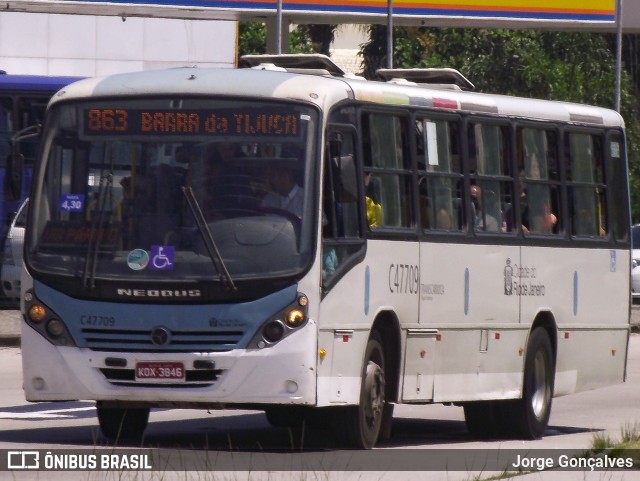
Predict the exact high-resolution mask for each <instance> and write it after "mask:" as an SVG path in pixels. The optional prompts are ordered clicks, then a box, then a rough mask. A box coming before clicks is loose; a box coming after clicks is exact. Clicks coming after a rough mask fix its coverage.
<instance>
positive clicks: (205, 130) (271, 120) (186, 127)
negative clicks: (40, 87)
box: [83, 107, 302, 138]
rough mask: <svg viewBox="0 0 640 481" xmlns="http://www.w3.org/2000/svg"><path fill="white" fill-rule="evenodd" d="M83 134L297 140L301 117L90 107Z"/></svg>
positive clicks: (263, 111) (260, 111)
mask: <svg viewBox="0 0 640 481" xmlns="http://www.w3.org/2000/svg"><path fill="white" fill-rule="evenodd" d="M83 119H84V125H83V128H84V134H85V135H88V136H95V135H110V136H113V135H136V136H145V135H163V136H167V135H179V136H185V135H224V136H249V137H251V136H260V137H265V136H266V137H277V138H298V137H300V136H301V135H302V129H301V128H300V121H301V120H302V119H301V116H300V113H299V112H296V111H295V110H289V109H283V108H273V107H271V108H269V107H263V108H238V109H229V108H220V109H207V110H204V109H191V110H169V109H166V110H160V109H153V110H152V109H150V110H139V109H127V108H113V109H107V108H90V109H85V110H84V112H83Z"/></svg>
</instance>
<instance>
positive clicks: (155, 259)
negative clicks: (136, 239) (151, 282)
mask: <svg viewBox="0 0 640 481" xmlns="http://www.w3.org/2000/svg"><path fill="white" fill-rule="evenodd" d="M174 256H175V247H174V246H151V262H149V269H150V270H157V271H162V270H165V271H169V270H173V259H174Z"/></svg>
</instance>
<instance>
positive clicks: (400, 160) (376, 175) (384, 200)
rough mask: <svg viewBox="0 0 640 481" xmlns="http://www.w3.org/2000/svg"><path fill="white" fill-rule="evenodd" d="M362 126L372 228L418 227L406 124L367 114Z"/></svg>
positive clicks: (368, 204) (390, 118)
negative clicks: (413, 200) (416, 224)
mask: <svg viewBox="0 0 640 481" xmlns="http://www.w3.org/2000/svg"><path fill="white" fill-rule="evenodd" d="M362 125H363V134H362V136H363V152H364V159H363V164H364V177H365V183H366V186H365V187H366V192H365V196H366V197H367V198H366V199H365V202H366V204H367V205H366V207H367V210H368V215H367V217H368V218H369V219H368V224H369V227H370V228H372V229H375V228H378V227H390V228H408V227H412V226H414V225H415V216H414V213H413V202H412V181H413V177H412V172H411V162H410V155H409V144H408V135H407V129H406V122H405V120H404V119H403V118H402V117H400V116H397V115H390V114H379V113H367V114H364V115H363V118H362ZM374 213H376V215H373V214H374Z"/></svg>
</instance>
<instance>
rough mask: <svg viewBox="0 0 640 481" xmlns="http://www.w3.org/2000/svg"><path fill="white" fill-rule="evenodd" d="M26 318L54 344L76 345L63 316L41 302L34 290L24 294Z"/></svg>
mask: <svg viewBox="0 0 640 481" xmlns="http://www.w3.org/2000/svg"><path fill="white" fill-rule="evenodd" d="M24 304H25V307H24V308H25V311H26V315H25V320H26V322H27V324H29V325H30V326H31V327H32V328H33V329H35V330H36V331H37V332H38V333H39V334H40V335H42V336H43V337H44V338H45V339H47V340H48V341H49V342H50V343H51V344H53V345H54V346H75V342H74V341H73V337H72V336H71V333H70V331H69V329H68V327H67V325H66V324H65V323H64V321H63V320H62V318H60V316H59V315H58V314H56V313H55V312H54V311H52V310H51V309H50V308H48V307H46V306H45V304H43V303H42V302H40V300H39V299H38V298H37V296H36V295H35V293H34V292H33V290H31V289H30V290H29V291H27V292H26V293H25V295H24Z"/></svg>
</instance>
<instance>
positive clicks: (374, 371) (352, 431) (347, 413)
mask: <svg viewBox="0 0 640 481" xmlns="http://www.w3.org/2000/svg"><path fill="white" fill-rule="evenodd" d="M361 378H362V381H361V385H360V402H359V404H358V406H346V407H342V408H335V409H334V416H333V419H332V422H333V430H334V433H335V435H336V437H337V438H338V441H339V442H340V443H344V444H347V445H348V446H349V447H354V448H358V449H371V448H373V447H374V446H375V445H376V442H377V441H378V437H379V436H380V431H381V428H382V424H383V420H384V419H385V416H386V415H387V413H389V412H391V411H390V410H389V409H388V406H387V403H386V396H385V384H386V383H385V363H384V350H383V348H382V342H381V341H380V335H379V334H378V333H377V332H376V331H373V332H372V333H371V337H370V338H369V341H368V343H367V348H366V351H365V357H364V366H363V371H362V377H361Z"/></svg>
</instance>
